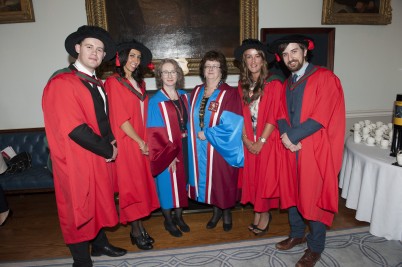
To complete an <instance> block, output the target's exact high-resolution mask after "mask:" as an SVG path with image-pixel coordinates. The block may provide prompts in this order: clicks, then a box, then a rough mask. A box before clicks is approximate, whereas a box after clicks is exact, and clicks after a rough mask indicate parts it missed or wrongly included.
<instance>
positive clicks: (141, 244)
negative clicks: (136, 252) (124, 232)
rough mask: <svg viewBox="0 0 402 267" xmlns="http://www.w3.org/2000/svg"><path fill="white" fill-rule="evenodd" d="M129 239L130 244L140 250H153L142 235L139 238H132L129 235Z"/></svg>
mask: <svg viewBox="0 0 402 267" xmlns="http://www.w3.org/2000/svg"><path fill="white" fill-rule="evenodd" d="M130 239H131V244H133V245H136V246H137V248H139V249H142V250H150V249H153V248H154V246H152V244H151V243H149V242H148V240H147V239H145V237H144V236H143V235H140V236H133V235H132V234H131V233H130Z"/></svg>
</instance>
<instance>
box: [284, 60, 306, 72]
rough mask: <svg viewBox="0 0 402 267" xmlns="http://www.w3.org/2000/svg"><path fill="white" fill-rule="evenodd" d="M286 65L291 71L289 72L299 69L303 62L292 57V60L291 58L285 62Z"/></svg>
mask: <svg viewBox="0 0 402 267" xmlns="http://www.w3.org/2000/svg"><path fill="white" fill-rule="evenodd" d="M294 62H295V63H296V65H293V64H292V63H294ZM286 66H287V67H288V69H289V70H290V71H291V72H295V71H298V70H300V69H301V68H302V67H303V62H300V61H299V60H298V59H294V60H292V61H289V62H288V63H287V64H286Z"/></svg>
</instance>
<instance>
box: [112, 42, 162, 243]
mask: <svg viewBox="0 0 402 267" xmlns="http://www.w3.org/2000/svg"><path fill="white" fill-rule="evenodd" d="M118 52H119V53H118V60H117V61H118V62H119V63H117V65H118V66H117V67H116V70H117V73H115V74H114V75H112V76H110V77H109V78H108V79H107V80H106V82H105V86H106V91H107V93H108V98H109V101H110V119H111V125H112V130H113V132H114V134H115V136H116V140H117V144H118V149H119V155H118V157H117V159H116V162H115V167H116V168H115V170H116V179H117V180H116V183H117V186H118V192H119V208H120V222H121V223H123V224H126V223H130V224H131V233H130V238H131V242H132V244H133V245H134V244H135V245H137V247H138V248H140V249H145V250H147V249H152V248H153V245H152V243H153V242H154V240H153V238H152V237H150V236H149V234H148V233H147V231H146V230H145V228H144V226H143V225H142V222H141V219H142V218H144V217H146V216H148V215H149V214H150V213H151V212H152V211H153V210H155V209H157V208H159V202H158V196H157V194H156V188H155V183H154V179H153V177H152V174H151V170H150V166H149V160H148V157H147V155H148V146H147V143H146V142H147V139H146V128H145V124H146V117H147V108H148V97H147V95H146V91H145V83H144V81H143V79H142V75H141V69H140V66H142V65H146V64H148V63H149V62H150V61H151V59H152V54H151V52H150V51H149V50H148V48H146V47H145V46H144V45H142V44H141V43H138V42H136V41H135V40H133V41H131V42H125V43H122V44H120V45H119V46H118ZM120 62H121V65H120ZM140 64H141V65H140Z"/></svg>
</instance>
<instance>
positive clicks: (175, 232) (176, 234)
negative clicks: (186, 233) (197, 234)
mask: <svg viewBox="0 0 402 267" xmlns="http://www.w3.org/2000/svg"><path fill="white" fill-rule="evenodd" d="M163 225H164V226H165V229H166V231H168V232H169V234H171V235H172V236H174V237H181V236H182V235H183V234H182V232H180V230H179V229H177V227H176V225H174V224H169V223H167V222H166V221H164V222H163Z"/></svg>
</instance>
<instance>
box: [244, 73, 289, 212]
mask: <svg viewBox="0 0 402 267" xmlns="http://www.w3.org/2000/svg"><path fill="white" fill-rule="evenodd" d="M238 89H239V93H240V96H241V98H243V89H242V88H241V84H240V82H239V86H238ZM281 91H282V82H281V81H280V80H273V81H270V82H266V83H265V84H264V88H263V96H262V97H261V98H260V103H259V107H258V118H257V133H256V137H254V132H253V128H252V122H251V113H250V108H249V106H248V105H245V104H244V102H243V101H242V107H243V115H244V126H245V129H246V135H247V137H248V139H250V140H252V141H253V142H257V141H258V140H256V139H257V138H258V137H260V136H261V134H262V132H263V130H264V128H265V125H266V124H267V123H269V124H272V125H274V126H275V127H276V128H275V130H274V131H273V132H272V133H271V135H270V136H269V137H268V139H267V142H266V143H265V144H264V146H263V147H262V149H261V151H260V153H259V154H258V155H254V154H251V153H250V151H248V149H247V148H246V147H244V168H241V169H240V171H239V185H240V187H241V189H242V196H241V203H243V204H246V203H248V202H250V203H252V204H253V205H254V210H255V211H256V212H266V211H268V210H270V209H272V208H278V207H279V168H278V167H279V161H278V149H279V146H280V145H281V143H280V139H279V131H278V129H277V116H278V112H279V104H280V95H281Z"/></svg>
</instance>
